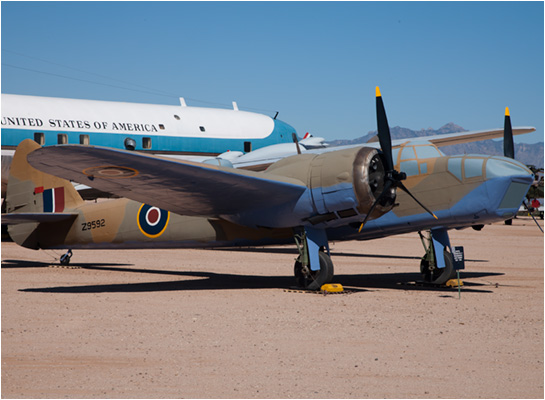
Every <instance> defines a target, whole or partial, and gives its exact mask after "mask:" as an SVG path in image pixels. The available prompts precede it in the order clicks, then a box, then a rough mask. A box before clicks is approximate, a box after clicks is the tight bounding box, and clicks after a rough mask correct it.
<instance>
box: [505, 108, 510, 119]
mask: <svg viewBox="0 0 545 400" xmlns="http://www.w3.org/2000/svg"><path fill="white" fill-rule="evenodd" d="M505 116H506V117H509V107H505Z"/></svg>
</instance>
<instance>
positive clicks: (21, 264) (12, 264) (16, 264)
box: [2, 260, 133, 269]
mask: <svg viewBox="0 0 545 400" xmlns="http://www.w3.org/2000/svg"><path fill="white" fill-rule="evenodd" d="M131 265H133V264H121V263H98V264H97V263H80V264H77V265H74V266H72V265H70V266H69V267H66V268H71V267H75V268H86V267H109V266H112V267H113V266H118V267H125V266H131ZM51 266H58V267H59V268H62V266H61V265H60V264H58V263H57V262H49V263H46V262H41V261H25V260H2V269H4V268H6V269H9V268H49V267H51Z"/></svg>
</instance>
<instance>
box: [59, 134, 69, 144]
mask: <svg viewBox="0 0 545 400" xmlns="http://www.w3.org/2000/svg"><path fill="white" fill-rule="evenodd" d="M67 143H68V135H67V134H66V133H59V134H58V135H57V144H67Z"/></svg>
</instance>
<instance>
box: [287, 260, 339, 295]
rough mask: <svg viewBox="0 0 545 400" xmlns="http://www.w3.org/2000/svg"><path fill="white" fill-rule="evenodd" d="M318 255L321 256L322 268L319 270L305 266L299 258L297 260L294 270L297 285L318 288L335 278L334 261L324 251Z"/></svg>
mask: <svg viewBox="0 0 545 400" xmlns="http://www.w3.org/2000/svg"><path fill="white" fill-rule="evenodd" d="M318 256H319V257H320V269H319V270H318V271H312V270H311V269H310V268H308V267H303V266H302V265H301V263H300V262H299V260H297V261H295V266H294V268H293V270H294V274H295V280H296V281H297V286H299V287H302V288H305V289H308V290H318V289H320V288H321V287H322V285H323V284H325V283H328V282H331V280H332V279H333V262H332V261H331V258H330V257H329V256H328V255H327V254H326V253H324V252H322V251H320V252H319V253H318Z"/></svg>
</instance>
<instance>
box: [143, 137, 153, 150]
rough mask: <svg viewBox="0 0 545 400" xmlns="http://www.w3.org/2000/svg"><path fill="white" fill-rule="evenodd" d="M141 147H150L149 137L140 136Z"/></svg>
mask: <svg viewBox="0 0 545 400" xmlns="http://www.w3.org/2000/svg"><path fill="white" fill-rule="evenodd" d="M142 148H143V149H151V138H149V137H144V138H142Z"/></svg>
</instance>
